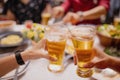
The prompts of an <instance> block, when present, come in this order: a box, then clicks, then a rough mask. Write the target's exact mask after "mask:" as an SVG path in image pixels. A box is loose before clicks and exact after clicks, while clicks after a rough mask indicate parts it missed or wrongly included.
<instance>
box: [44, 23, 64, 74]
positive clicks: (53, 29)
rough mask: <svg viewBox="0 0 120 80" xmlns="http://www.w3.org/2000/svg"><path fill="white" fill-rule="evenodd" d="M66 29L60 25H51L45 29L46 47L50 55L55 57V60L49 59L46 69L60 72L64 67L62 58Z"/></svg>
mask: <svg viewBox="0 0 120 80" xmlns="http://www.w3.org/2000/svg"><path fill="white" fill-rule="evenodd" d="M65 34H66V31H65V28H63V27H62V25H52V26H50V27H49V28H48V29H46V31H45V37H46V39H47V49H48V53H49V55H50V56H52V57H54V58H56V59H57V61H54V62H53V61H50V63H49V65H48V69H49V71H51V72H60V71H62V70H63V69H64V67H63V58H64V49H65V45H66V36H65Z"/></svg>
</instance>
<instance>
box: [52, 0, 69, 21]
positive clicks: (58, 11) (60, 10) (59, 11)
mask: <svg viewBox="0 0 120 80" xmlns="http://www.w3.org/2000/svg"><path fill="white" fill-rule="evenodd" d="M70 7H71V0H65V1H64V2H63V4H62V5H61V6H57V7H54V8H53V15H52V16H53V18H56V19H58V18H61V17H63V16H64V14H65V13H66V12H67V11H68V10H69V9H70Z"/></svg>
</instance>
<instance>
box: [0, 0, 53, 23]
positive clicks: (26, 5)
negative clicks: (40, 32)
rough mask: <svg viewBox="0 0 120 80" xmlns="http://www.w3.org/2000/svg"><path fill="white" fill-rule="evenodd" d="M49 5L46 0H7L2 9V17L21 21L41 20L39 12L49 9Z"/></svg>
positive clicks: (38, 21)
mask: <svg viewBox="0 0 120 80" xmlns="http://www.w3.org/2000/svg"><path fill="white" fill-rule="evenodd" d="M50 9H51V6H50V4H49V1H48V0H8V1H7V2H6V3H5V6H4V10H3V14H4V17H3V16H0V18H1V17H2V18H3V19H7V20H16V21H17V22H18V23H23V22H24V21H25V20H32V21H33V22H36V23H40V22H41V14H42V12H44V11H49V10H50Z"/></svg>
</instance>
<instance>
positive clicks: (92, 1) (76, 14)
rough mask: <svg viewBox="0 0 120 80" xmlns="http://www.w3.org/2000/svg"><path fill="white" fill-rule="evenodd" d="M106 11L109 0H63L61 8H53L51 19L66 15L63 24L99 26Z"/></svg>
mask: <svg viewBox="0 0 120 80" xmlns="http://www.w3.org/2000/svg"><path fill="white" fill-rule="evenodd" d="M70 10H71V11H72V12H69V11H70ZM108 10H109V0H65V1H64V3H63V4H62V5H61V6H57V7H54V8H53V17H54V18H56V19H58V18H61V17H63V16H64V15H65V14H66V13H67V14H66V16H65V17H64V18H63V21H64V22H71V23H72V24H78V23H79V24H80V23H83V24H85V23H87V24H100V17H101V15H105V14H106V13H107V11H108Z"/></svg>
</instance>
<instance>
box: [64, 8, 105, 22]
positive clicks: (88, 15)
mask: <svg viewBox="0 0 120 80" xmlns="http://www.w3.org/2000/svg"><path fill="white" fill-rule="evenodd" d="M106 12H107V11H106V9H105V7H103V6H97V7H95V8H93V9H91V10H88V11H84V12H79V11H78V12H77V13H73V12H69V13H67V15H66V16H65V17H64V18H63V22H65V23H67V22H71V23H72V24H76V23H78V22H80V21H83V20H93V19H98V18H100V16H101V15H105V14H106Z"/></svg>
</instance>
